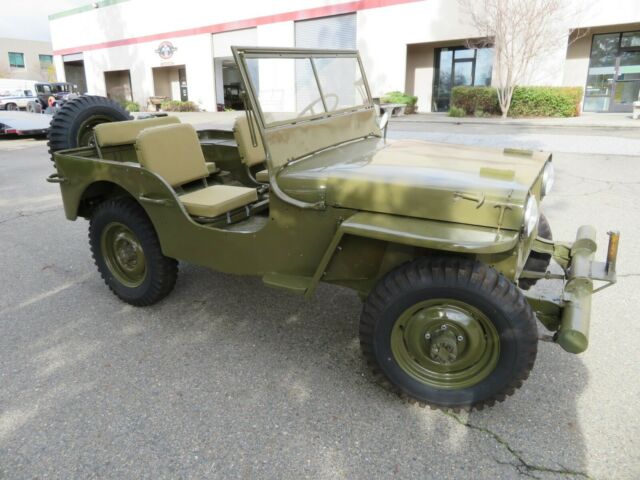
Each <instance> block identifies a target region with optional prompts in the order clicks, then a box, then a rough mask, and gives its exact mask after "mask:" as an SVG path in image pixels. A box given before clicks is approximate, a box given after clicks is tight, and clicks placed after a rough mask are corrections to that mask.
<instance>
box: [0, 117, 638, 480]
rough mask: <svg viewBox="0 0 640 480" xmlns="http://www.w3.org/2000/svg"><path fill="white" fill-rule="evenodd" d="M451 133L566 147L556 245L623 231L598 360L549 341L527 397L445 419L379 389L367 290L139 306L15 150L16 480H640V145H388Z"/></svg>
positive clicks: (10, 418)
mask: <svg viewBox="0 0 640 480" xmlns="http://www.w3.org/2000/svg"><path fill="white" fill-rule="evenodd" d="M458 127H462V128H458ZM436 133H437V134H441V135H442V137H441V138H439V140H441V141H455V140H456V139H458V140H459V141H461V142H462V141H463V142H465V143H475V144H487V145H491V144H495V145H499V144H500V143H501V142H502V141H503V140H505V139H506V140H508V141H510V142H512V143H517V144H518V145H521V146H527V145H528V144H531V146H532V147H535V148H545V147H547V146H552V147H554V151H556V154H555V155H554V160H555V163H556V171H557V181H556V185H555V187H554V191H553V192H552V193H551V194H550V195H549V196H548V197H547V198H546V199H545V201H544V203H543V210H544V213H545V214H546V215H547V217H548V218H549V220H550V223H551V226H552V228H553V233H554V236H555V237H556V238H563V239H567V240H572V239H573V238H574V235H575V232H576V229H577V227H578V226H579V225H581V224H585V223H590V224H593V225H595V226H596V228H597V229H598V240H599V242H600V245H601V248H600V251H599V252H598V255H599V257H600V258H602V257H603V256H604V255H605V252H604V248H603V246H604V245H605V242H606V231H607V229H609V228H620V230H621V231H622V238H621V246H620V257H619V268H618V271H619V274H620V275H619V283H618V284H617V285H616V286H614V287H611V288H610V289H607V290H604V291H603V292H601V293H598V294H597V295H596V296H595V297H594V300H593V315H592V329H591V345H590V347H589V350H587V352H586V353H584V354H582V355H577V356H576V355H570V354H568V353H565V352H564V351H562V350H561V349H560V348H559V347H558V346H556V345H554V344H549V343H541V344H540V348H539V354H538V359H537V363H536V366H535V368H534V370H533V371H532V373H531V376H530V378H529V379H528V380H527V381H526V382H525V384H524V386H523V387H522V388H521V389H520V390H519V391H518V392H517V393H516V394H515V395H514V396H513V397H510V398H509V399H507V401H506V402H504V403H501V404H498V405H496V406H495V407H493V408H491V409H488V410H484V411H482V412H474V413H471V414H458V415H455V414H445V413H442V412H440V411H433V410H430V409H428V408H427V409H423V408H420V407H418V406H414V405H409V404H405V403H403V402H402V401H400V400H399V399H398V398H397V397H395V396H394V395H392V394H389V393H387V392H386V391H384V390H383V389H381V388H380V387H378V386H377V385H375V384H374V383H373V381H372V378H371V376H370V374H369V373H368V370H367V367H366V365H365V364H364V363H363V361H362V360H361V357H360V352H359V346H358V318H359V314H360V309H361V303H360V301H359V299H358V297H357V295H355V294H354V293H352V292H350V291H349V290H345V289H342V288H338V287H331V286H326V285H325V286H321V288H319V290H318V292H317V294H316V296H315V298H314V299H312V300H310V301H305V300H304V299H302V298H299V297H297V296H293V295H290V294H288V293H285V292H281V291H278V290H271V289H268V288H266V287H264V286H263V285H262V282H261V281H260V279H257V278H250V277H235V276H229V275H224V274H220V273H216V272H212V271H210V270H207V269H205V268H201V267H198V266H194V265H186V264H181V265H180V275H179V279H178V283H177V286H176V289H175V291H174V292H173V293H172V294H171V295H170V296H169V297H168V298H167V299H166V300H164V301H163V302H161V303H160V304H158V305H156V306H153V307H149V308H134V307H131V306H128V305H126V304H124V303H122V302H120V301H119V300H118V299H117V298H115V297H114V296H113V295H112V294H111V293H110V292H109V290H108V289H107V288H106V287H105V285H104V284H103V283H102V280H101V279H100V277H99V275H98V273H97V272H96V269H95V267H94V266H93V262H92V259H91V255H90V253H89V248H88V244H87V223H86V221H84V220H81V219H80V220H78V221H76V222H68V221H67V220H65V218H64V214H63V212H62V204H61V200H60V196H59V191H58V188H57V187H56V186H55V185H50V184H47V183H45V181H44V178H45V177H46V176H47V175H48V174H49V173H51V171H52V166H51V163H50V162H49V160H48V158H47V154H46V146H45V145H44V142H43V141H42V140H37V139H36V140H34V139H15V138H9V139H2V140H0V292H1V293H0V478H7V479H14V478H17V479H20V478H65V479H66V478H96V477H100V478H103V477H105V478H154V479H157V478H204V477H208V478H225V479H227V478H292V479H299V478H313V479H316V478H328V479H333V478H349V479H359V478H362V479H374V478H416V479H425V478H439V479H449V478H451V479H459V478H474V479H476V478H477V479H485V478H486V479H495V478H518V477H529V476H530V477H535V478H541V479H561V478H578V479H579V478H599V479H612V478H616V479H636V478H638V477H640V440H639V438H640V437H639V436H638V431H639V430H640V420H639V416H638V412H637V407H638V402H639V400H638V399H639V398H640V382H639V381H638V378H640V361H639V360H640V354H639V353H638V351H639V349H638V345H639V344H640V322H638V320H637V310H636V308H637V305H638V300H640V294H639V293H638V292H639V291H640V251H639V250H638V249H637V248H636V245H637V242H636V239H637V238H638V237H639V236H640V221H639V220H638V219H639V218H640V214H639V211H640V163H639V162H640V158H639V157H638V154H639V153H640V149H637V148H638V142H639V141H640V134H638V135H633V134H631V135H630V134H629V132H626V133H620V132H618V131H616V130H615V129H610V130H609V131H606V132H604V131H603V132H599V133H601V134H602V135H597V134H596V133H595V132H590V131H589V129H586V130H584V131H580V130H575V131H572V132H571V134H570V135H565V133H563V132H560V131H548V129H547V131H546V132H540V131H531V130H528V129H527V128H521V129H518V128H515V129H512V128H508V127H492V126H481V125H480V126H478V125H471V126H456V125H449V126H447V125H444V126H443V125H439V126H436V127H434V126H433V125H422V126H411V127H407V126H405V125H402V126H400V125H397V124H394V125H392V127H391V131H390V132H389V134H390V137H391V138H398V137H413V138H425V139H431V140H433V139H434V138H430V137H429V135H433V134H436ZM632 133H633V132H632ZM549 136H554V138H551V137H549ZM598 136H601V137H606V138H613V139H616V140H615V142H613V143H611V144H610V145H611V147H610V150H612V151H611V152H606V151H605V152H601V151H600V150H597V152H598V153H597V154H593V153H590V152H589V151H587V152H585V151H584V150H585V149H586V150H588V149H587V148H586V147H585V145H594V146H597V145H602V143H603V141H602V139H598V138H597V137H598ZM555 137H558V138H555ZM606 141H607V142H610V140H606ZM527 142H529V143H527ZM213 248H215V247H213ZM541 329H542V327H541Z"/></svg>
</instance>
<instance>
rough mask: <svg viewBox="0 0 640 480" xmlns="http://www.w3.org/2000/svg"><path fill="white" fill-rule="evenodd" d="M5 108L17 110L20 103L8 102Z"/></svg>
mask: <svg viewBox="0 0 640 480" xmlns="http://www.w3.org/2000/svg"><path fill="white" fill-rule="evenodd" d="M4 109H5V110H8V111H10V112H15V111H16V110H18V105H16V104H15V103H7V104H6V105H5V106H4Z"/></svg>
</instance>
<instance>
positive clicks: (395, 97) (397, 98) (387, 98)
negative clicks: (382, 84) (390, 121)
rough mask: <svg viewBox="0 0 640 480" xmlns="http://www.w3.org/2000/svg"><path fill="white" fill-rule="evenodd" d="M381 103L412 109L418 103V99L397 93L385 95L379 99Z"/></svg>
mask: <svg viewBox="0 0 640 480" xmlns="http://www.w3.org/2000/svg"><path fill="white" fill-rule="evenodd" d="M380 101H381V102H382V103H402V104H404V105H409V106H411V107H413V106H414V105H415V104H416V103H417V102H418V97H416V96H415V95H409V94H408V93H402V92H399V91H395V92H389V93H385V94H384V95H383V96H382V98H381V99H380Z"/></svg>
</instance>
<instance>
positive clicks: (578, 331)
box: [49, 47, 619, 410]
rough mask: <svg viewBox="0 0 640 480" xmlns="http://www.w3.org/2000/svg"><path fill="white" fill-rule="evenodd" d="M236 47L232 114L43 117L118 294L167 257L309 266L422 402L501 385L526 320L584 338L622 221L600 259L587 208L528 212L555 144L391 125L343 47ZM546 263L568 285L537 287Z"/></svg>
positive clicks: (545, 186)
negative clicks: (348, 292) (414, 132)
mask: <svg viewBox="0 0 640 480" xmlns="http://www.w3.org/2000/svg"><path fill="white" fill-rule="evenodd" d="M233 55H234V58H235V60H236V62H237V64H238V67H239V69H240V72H241V76H242V80H243V85H244V87H243V88H244V101H245V103H246V112H245V114H244V115H242V116H240V117H238V118H237V120H236V122H235V125H234V128H233V131H225V130H219V129H206V128H205V129H201V130H200V131H196V130H195V129H194V127H192V126H191V125H187V124H184V123H180V121H179V120H178V119H177V118H175V117H170V116H169V117H159V118H150V119H145V120H126V118H128V114H127V113H126V112H124V111H123V110H122V109H121V108H120V107H119V106H118V105H117V104H115V103H114V102H111V101H110V100H107V99H105V98H101V97H92V96H84V97H80V98H78V99H75V100H71V101H69V102H67V103H66V104H65V105H64V106H63V107H62V109H61V110H60V112H59V113H58V114H57V115H56V117H55V118H54V120H53V122H52V126H51V131H50V147H51V150H52V152H53V158H54V161H55V168H56V171H55V173H53V174H52V175H51V176H50V177H49V181H50V182H55V183H59V184H60V188H61V191H62V197H63V200H64V209H65V213H66V216H67V218H68V219H69V220H75V219H77V218H78V217H83V218H86V219H88V220H89V244H90V247H91V251H92V253H93V257H94V259H95V263H96V265H97V268H98V271H99V272H100V274H101V275H102V277H103V279H104V281H105V283H106V285H107V286H108V287H109V288H110V289H111V290H112V291H113V293H114V294H115V295H117V296H118V297H119V298H120V299H122V300H123V301H125V302H127V303H130V304H132V305H136V306H145V305H151V304H153V303H155V302H158V301H159V300H161V299H163V298H164V297H166V296H167V295H168V294H169V293H170V292H171V290H172V289H173V287H174V284H175V283H176V276H177V273H178V261H184V262H190V263H193V264H198V265H204V266H207V267H210V268H212V269H214V270H218V271H221V272H227V273H234V274H238V275H255V276H258V277H260V278H262V281H263V282H264V284H265V285H267V286H270V287H277V288H281V289H285V290H288V291H290V292H293V293H297V294H301V295H305V296H307V297H309V296H311V295H313V293H314V291H315V290H316V287H317V285H318V284H319V283H320V282H326V283H330V284H335V285H341V286H343V287H347V288H350V289H352V290H354V291H355V292H357V294H358V295H359V296H360V297H361V299H362V300H363V303H364V305H363V309H362V316H361V318H360V344H361V347H362V352H363V354H364V357H365V358H366V360H367V362H368V363H369V365H370V366H371V368H372V371H373V376H374V378H376V379H377V380H379V382H380V383H381V384H382V385H384V386H385V387H387V388H388V389H390V390H392V391H394V392H396V393H398V394H399V395H400V396H401V397H403V398H406V399H408V400H410V401H412V402H415V401H417V402H419V403H420V404H422V405H424V404H428V405H430V406H432V407H434V408H443V409H453V410H458V409H472V408H476V409H480V408H483V407H484V406H491V405H493V404H494V403H495V402H496V401H503V400H504V399H505V397H506V396H508V395H511V394H513V393H514V391H515V390H516V389H517V388H518V387H520V386H521V385H522V382H523V381H524V380H525V379H526V378H527V376H528V375H529V372H530V370H531V369H532V367H533V364H534V361H535V358H536V352H537V343H538V341H539V337H538V326H537V322H538V321H540V323H541V324H542V325H543V326H544V327H545V328H546V329H547V330H549V331H550V332H552V336H548V339H551V340H552V341H555V342H557V343H558V344H559V345H560V346H561V347H562V348H563V349H565V350H566V351H568V352H572V353H580V352H582V351H584V350H585V349H586V348H587V343H588V331H589V320H590V307H591V297H592V293H593V292H594V281H595V280H600V281H602V282H604V283H603V285H604V286H608V285H611V284H612V283H614V282H615V279H616V275H615V261H616V252H617V244H618V238H619V237H618V234H617V233H615V232H613V233H611V235H610V243H609V250H608V255H607V260H606V262H594V261H593V257H594V252H595V250H596V242H595V237H596V234H595V231H594V229H593V228H592V227H589V226H582V227H580V228H579V229H578V230H577V235H576V238H575V240H574V241H573V242H556V241H553V240H552V236H551V230H550V228H549V225H548V222H547V221H546V219H545V218H544V216H542V215H541V214H540V202H541V201H542V200H543V198H544V197H545V196H546V195H547V194H548V193H549V190H550V189H551V186H552V184H553V163H552V159H551V155H549V154H548V153H543V152H532V151H522V150H512V149H504V150H499V149H488V148H472V147H466V146H459V145H444V144H435V143H427V142H422V141H416V140H405V141H386V135H385V132H386V122H385V118H382V119H380V118H379V117H378V115H377V114H376V110H375V108H374V104H373V103H372V99H371V93H370V91H369V86H368V84H367V80H366V77H365V74H364V71H363V69H362V63H361V60H360V58H359V56H358V53H357V52H356V51H329V50H302V49H264V48H241V47H234V48H233ZM112 120H117V121H112ZM552 260H553V264H554V265H556V266H555V267H554V269H555V273H554V271H553V270H552V269H550V268H549V267H550V263H551V262H552ZM549 278H551V279H561V280H562V282H556V283H557V284H560V285H562V288H560V290H559V291H557V292H555V293H553V294H550V293H548V292H546V293H544V294H542V293H532V292H535V291H536V290H539V289H538V288H537V287H536V288H533V290H531V287H532V286H533V285H534V284H535V283H536V282H537V281H539V280H540V279H549ZM256 321H259V320H258V319H256Z"/></svg>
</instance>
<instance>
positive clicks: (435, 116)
mask: <svg viewBox="0 0 640 480" xmlns="http://www.w3.org/2000/svg"><path fill="white" fill-rule="evenodd" d="M391 123H397V124H401V123H445V124H446V123H450V124H457V125H459V124H472V125H516V126H521V127H576V128H585V127H600V128H602V127H605V128H631V129H637V130H638V132H639V135H640V120H634V119H633V118H631V113H583V114H582V115H580V116H579V117H569V118H560V117H553V118H548V117H545V118H507V119H502V118H501V117H479V118H476V117H461V118H458V117H449V116H447V114H446V113H444V112H443V113H416V114H411V115H403V116H400V117H392V118H391Z"/></svg>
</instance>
